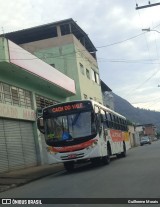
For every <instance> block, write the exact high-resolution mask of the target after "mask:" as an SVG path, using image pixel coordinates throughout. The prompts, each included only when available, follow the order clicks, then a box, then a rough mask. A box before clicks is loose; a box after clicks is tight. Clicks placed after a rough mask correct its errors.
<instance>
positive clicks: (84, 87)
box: [21, 34, 103, 103]
mask: <svg viewBox="0 0 160 207" xmlns="http://www.w3.org/2000/svg"><path fill="white" fill-rule="evenodd" d="M21 46H22V47H23V48H24V49H26V50H28V51H30V52H32V53H33V54H35V55H36V56H37V57H39V58H40V59H42V60H44V61H45V62H47V63H48V64H54V65H55V68H56V69H58V70H59V71H61V72H62V73H64V74H66V75H67V76H69V77H70V78H72V79H73V80H74V81H75V84H76V95H75V96H72V97H70V98H68V100H77V99H84V94H86V95H87V96H88V98H90V97H91V98H93V99H94V97H95V98H96V100H97V101H98V102H101V103H103V101H102V93H101V87H100V85H98V84H97V83H95V82H94V81H92V80H91V79H90V80H89V79H88V78H87V77H86V75H82V74H81V73H80V67H79V63H81V64H83V65H84V69H86V68H87V69H89V70H91V67H92V68H93V69H94V70H95V71H96V72H97V73H98V74H99V70H98V65H97V62H96V60H95V59H94V58H93V57H92V55H91V54H90V53H89V52H88V51H86V49H85V48H84V47H83V45H81V43H80V42H79V41H78V40H77V39H76V38H75V37H74V36H73V35H72V34H69V35H65V36H60V37H55V38H50V39H46V40H40V41H35V42H31V43H27V44H22V45H21Z"/></svg>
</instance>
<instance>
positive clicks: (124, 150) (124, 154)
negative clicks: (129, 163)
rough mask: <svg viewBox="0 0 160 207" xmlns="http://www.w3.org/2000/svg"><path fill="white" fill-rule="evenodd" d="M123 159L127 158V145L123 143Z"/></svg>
mask: <svg viewBox="0 0 160 207" xmlns="http://www.w3.org/2000/svg"><path fill="white" fill-rule="evenodd" d="M121 157H126V145H125V142H123V152H121Z"/></svg>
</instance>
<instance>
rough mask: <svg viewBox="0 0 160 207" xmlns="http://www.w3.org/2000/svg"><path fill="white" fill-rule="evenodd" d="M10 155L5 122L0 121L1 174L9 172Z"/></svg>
mask: <svg viewBox="0 0 160 207" xmlns="http://www.w3.org/2000/svg"><path fill="white" fill-rule="evenodd" d="M8 170H9V167H8V155H7V147H6V139H5V133H4V124H3V120H2V119H0V172H4V171H8Z"/></svg>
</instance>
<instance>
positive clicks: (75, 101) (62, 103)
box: [43, 99, 126, 120]
mask: <svg viewBox="0 0 160 207" xmlns="http://www.w3.org/2000/svg"><path fill="white" fill-rule="evenodd" d="M80 102H91V103H92V105H93V106H94V105H97V106H99V107H101V108H102V109H103V110H105V111H107V112H109V113H112V114H114V115H116V116H119V117H120V118H122V119H125V120H126V117H124V116H122V115H121V114H119V113H117V112H115V111H113V110H111V109H109V108H108V107H106V106H104V105H102V104H100V103H98V102H96V101H94V100H90V99H85V100H74V101H67V102H61V103H57V104H54V105H51V106H48V107H45V108H44V109H43V110H45V109H49V108H52V107H53V106H61V105H66V104H71V103H80Z"/></svg>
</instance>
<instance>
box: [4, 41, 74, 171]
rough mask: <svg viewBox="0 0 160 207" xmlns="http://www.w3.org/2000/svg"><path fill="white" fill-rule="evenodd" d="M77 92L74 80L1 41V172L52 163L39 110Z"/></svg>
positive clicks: (21, 49)
mask: <svg viewBox="0 0 160 207" xmlns="http://www.w3.org/2000/svg"><path fill="white" fill-rule="evenodd" d="M75 93H76V92H75V83H74V80H72V79H71V78H69V77H67V76H66V75H64V74H62V73H61V72H60V71H58V70H56V69H54V68H53V67H52V66H50V65H48V64H47V63H45V62H44V61H42V60H40V59H38V58H37V57H36V56H34V55H32V54H31V53H29V52H27V51H25V50H24V49H23V48H21V47H20V46H18V45H16V44H15V43H13V42H12V41H10V40H7V39H6V38H3V37H1V38H0V172H5V171H10V170H14V169H20V168H26V167H30V166H36V165H38V164H44V163H47V162H48V155H47V152H46V150H45V143H44V139H43V138H42V137H41V135H40V133H39V131H38V130H37V125H36V118H37V115H38V114H37V113H38V110H37V109H39V108H43V107H45V106H47V105H51V104H53V103H57V102H62V101H66V100H67V98H68V97H71V96H73V95H75Z"/></svg>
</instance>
